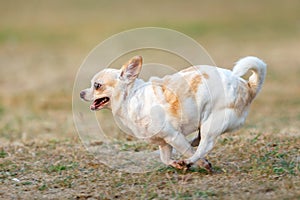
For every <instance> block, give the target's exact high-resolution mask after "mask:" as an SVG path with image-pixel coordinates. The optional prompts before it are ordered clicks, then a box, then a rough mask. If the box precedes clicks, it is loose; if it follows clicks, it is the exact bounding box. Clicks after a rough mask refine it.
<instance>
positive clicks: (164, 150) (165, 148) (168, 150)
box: [159, 143, 174, 165]
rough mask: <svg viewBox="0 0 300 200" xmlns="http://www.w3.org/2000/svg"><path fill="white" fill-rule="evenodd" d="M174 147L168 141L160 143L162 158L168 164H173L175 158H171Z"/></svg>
mask: <svg viewBox="0 0 300 200" xmlns="http://www.w3.org/2000/svg"><path fill="white" fill-rule="evenodd" d="M172 149H173V147H172V146H171V145H169V144H167V143H165V144H162V145H159V151H160V159H161V161H162V162H163V163H164V164H166V165H172V163H173V162H174V160H172V159H171V156H172Z"/></svg>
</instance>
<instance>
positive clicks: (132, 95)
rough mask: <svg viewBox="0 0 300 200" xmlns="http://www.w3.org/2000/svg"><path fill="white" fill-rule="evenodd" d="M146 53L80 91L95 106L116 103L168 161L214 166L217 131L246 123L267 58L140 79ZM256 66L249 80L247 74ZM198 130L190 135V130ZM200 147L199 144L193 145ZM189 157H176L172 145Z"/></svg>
mask: <svg viewBox="0 0 300 200" xmlns="http://www.w3.org/2000/svg"><path fill="white" fill-rule="evenodd" d="M141 69H142V57H141V56H135V57H133V58H132V59H130V60H129V61H128V62H127V63H125V64H124V65H123V66H122V67H121V69H119V70H117V69H110V68H106V69H104V70H102V71H100V72H99V73H97V74H96V75H95V76H94V77H93V78H92V80H91V87H90V88H87V89H85V90H82V91H81V92H80V97H81V99H83V100H85V101H90V102H92V104H91V106H90V109H91V110H93V111H98V110H101V109H104V108H107V109H110V110H111V111H112V113H113V115H114V116H115V117H118V119H119V120H120V121H121V122H122V124H123V125H125V126H126V127H128V128H129V129H130V130H131V131H132V133H133V134H134V136H136V137H137V138H140V139H141V138H142V139H145V140H148V141H149V142H152V143H156V144H158V145H159V150H160V158H161V160H162V162H163V163H165V164H166V165H170V166H172V167H175V168H177V169H188V168H189V167H191V166H192V165H195V166H200V167H203V168H205V169H206V170H208V171H211V170H212V167H211V164H210V163H209V162H208V161H207V160H206V159H205V156H206V155H207V153H208V152H209V151H210V150H211V149H212V148H213V146H214V144H215V141H216V138H217V136H219V135H221V134H222V133H225V132H230V131H234V130H237V129H238V128H240V127H241V126H242V125H243V124H244V123H245V120H246V117H247V115H248V110H249V107H250V104H251V102H252V101H253V99H254V98H255V97H256V95H257V94H258V93H259V91H260V90H261V87H262V84H263V82H264V79H265V76H266V69H267V66H266V64H265V63H264V62H263V61H262V60H260V59H259V58H256V57H252V56H248V57H245V58H242V59H240V60H239V61H238V62H237V63H236V65H235V66H234V68H233V70H232V71H231V70H227V69H223V68H218V67H214V66H208V65H199V66H192V67H189V68H187V69H184V70H182V71H179V72H177V73H175V74H173V75H167V76H165V77H163V78H158V77H152V78H150V79H149V81H147V82H146V81H144V80H142V79H139V78H138V76H139V74H140V72H141ZM248 71H251V72H252V75H251V76H250V77H249V80H245V79H244V78H242V76H244V75H246V74H247V72H248ZM195 131H198V134H197V136H196V137H195V138H194V139H193V140H192V141H188V139H187V138H186V136H188V135H189V134H192V133H194V132H195ZM193 147H197V148H195V149H194V148H193ZM173 148H174V149H176V151H178V152H179V153H180V154H182V155H183V156H184V157H185V159H182V160H173V159H172V149H173Z"/></svg>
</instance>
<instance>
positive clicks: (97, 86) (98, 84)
mask: <svg viewBox="0 0 300 200" xmlns="http://www.w3.org/2000/svg"><path fill="white" fill-rule="evenodd" d="M94 87H95V89H96V90H98V89H99V88H100V87H101V84H100V83H96V82H95V83H94Z"/></svg>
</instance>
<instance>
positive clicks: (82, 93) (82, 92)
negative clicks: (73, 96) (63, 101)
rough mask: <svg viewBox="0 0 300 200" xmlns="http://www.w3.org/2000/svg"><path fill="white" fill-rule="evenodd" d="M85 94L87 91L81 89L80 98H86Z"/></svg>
mask: <svg viewBox="0 0 300 200" xmlns="http://www.w3.org/2000/svg"><path fill="white" fill-rule="evenodd" d="M84 96H85V91H81V92H80V98H82V99H84Z"/></svg>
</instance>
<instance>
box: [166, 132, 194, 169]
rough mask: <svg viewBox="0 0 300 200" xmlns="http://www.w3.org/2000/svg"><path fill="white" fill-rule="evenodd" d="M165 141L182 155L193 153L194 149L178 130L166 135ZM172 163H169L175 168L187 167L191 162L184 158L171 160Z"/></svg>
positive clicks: (188, 155) (187, 155)
mask: <svg viewBox="0 0 300 200" xmlns="http://www.w3.org/2000/svg"><path fill="white" fill-rule="evenodd" d="M165 141H166V142H167V143H168V144H169V146H170V145H171V146H172V147H174V148H175V149H176V150H177V151H178V152H179V153H180V154H182V155H183V156H184V157H187V158H188V157H191V156H192V155H193V154H194V150H193V148H192V146H191V144H190V143H189V142H188V141H187V140H186V138H185V137H184V135H182V134H181V133H179V132H175V131H174V132H172V133H171V134H169V135H167V137H165ZM171 162H172V163H171V164H170V165H171V166H173V167H174V168H177V169H188V168H189V167H190V166H191V164H190V163H187V162H186V161H184V160H179V161H171Z"/></svg>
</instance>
